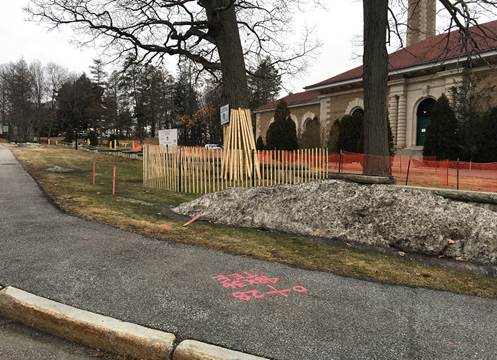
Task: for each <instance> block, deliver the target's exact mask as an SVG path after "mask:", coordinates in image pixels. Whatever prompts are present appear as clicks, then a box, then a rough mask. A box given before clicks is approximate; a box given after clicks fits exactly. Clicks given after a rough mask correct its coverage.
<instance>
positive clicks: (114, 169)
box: [112, 166, 117, 195]
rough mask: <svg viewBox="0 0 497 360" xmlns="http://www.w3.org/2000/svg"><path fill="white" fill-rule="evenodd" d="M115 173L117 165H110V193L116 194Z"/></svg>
mask: <svg viewBox="0 0 497 360" xmlns="http://www.w3.org/2000/svg"><path fill="white" fill-rule="evenodd" d="M116 175H117V167H115V166H114V167H112V195H116Z"/></svg>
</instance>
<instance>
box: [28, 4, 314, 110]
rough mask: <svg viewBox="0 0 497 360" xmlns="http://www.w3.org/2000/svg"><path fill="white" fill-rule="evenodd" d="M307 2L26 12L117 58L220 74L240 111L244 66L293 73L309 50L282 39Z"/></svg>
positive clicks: (245, 96) (37, 7) (44, 7)
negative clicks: (265, 62) (180, 61)
mask: <svg viewBox="0 0 497 360" xmlns="http://www.w3.org/2000/svg"><path fill="white" fill-rule="evenodd" d="M307 1H310V2H312V3H313V4H315V3H316V2H318V1H319V0H305V1H302V0H265V1H262V0H163V1H159V0H136V1H132V2H130V1H128V0H115V1H107V2H102V1H98V0H71V1H64V0H31V6H30V7H29V9H28V11H29V13H30V14H32V16H33V18H34V19H37V20H43V21H46V22H48V23H49V24H51V25H53V26H55V27H58V26H61V25H66V24H70V25H73V26H74V28H75V29H77V30H80V31H82V32H83V33H85V34H87V35H89V36H87V37H85V41H94V40H97V41H102V42H103V45H104V46H111V47H112V48H114V49H116V50H117V53H116V55H117V57H121V56H122V55H123V54H125V53H126V54H127V53H132V54H133V57H134V58H135V59H136V60H137V61H138V62H151V61H154V60H161V59H162V58H164V57H165V56H167V55H173V56H174V55H176V56H183V57H186V58H188V59H190V60H191V61H193V62H194V63H195V64H196V66H197V67H198V70H199V71H208V72H210V73H211V74H213V75H215V76H218V75H219V73H221V74H222V79H223V89H224V91H223V93H224V98H225V101H227V102H229V103H230V104H231V105H232V106H245V107H246V106H248V102H249V92H248V86H247V75H246V69H248V68H250V66H247V65H246V63H247V62H251V61H252V62H254V63H255V62H256V60H257V58H264V57H265V56H267V55H270V54H269V53H271V55H272V57H271V58H272V59H274V64H275V65H277V66H279V67H280V68H281V69H284V71H283V70H282V72H289V71H296V70H299V69H300V68H301V66H302V65H303V64H304V61H303V60H304V59H305V55H306V54H308V53H309V52H311V51H313V50H314V49H315V45H313V44H311V42H310V39H309V37H308V36H307V35H308V34H306V35H305V36H303V41H302V45H301V46H299V47H298V49H296V48H295V46H289V44H287V43H286V42H285V41H283V40H282V39H284V38H288V36H285V33H286V32H287V30H288V25H289V23H290V19H291V14H292V13H293V12H294V10H295V9H298V7H299V6H301V5H302V3H304V2H307ZM289 40H291V41H292V43H295V38H292V39H289ZM83 42H84V41H83ZM249 65H250V64H249Z"/></svg>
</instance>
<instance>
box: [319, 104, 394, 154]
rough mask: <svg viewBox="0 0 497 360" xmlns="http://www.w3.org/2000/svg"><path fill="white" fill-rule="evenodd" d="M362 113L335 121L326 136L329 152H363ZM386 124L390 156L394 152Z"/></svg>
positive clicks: (389, 130)
mask: <svg viewBox="0 0 497 360" xmlns="http://www.w3.org/2000/svg"><path fill="white" fill-rule="evenodd" d="M363 123H364V114H363V113H361V112H358V113H355V114H354V115H345V116H344V117H343V118H342V119H341V120H337V121H335V123H334V124H333V126H332V127H331V130H330V135H329V138H328V149H329V151H331V152H339V151H340V150H342V151H348V152H355V153H363V152H364V134H363V131H364V127H363ZM387 124H388V148H389V153H390V156H393V155H394V154H395V144H394V142H393V133H392V128H391V127H390V122H389V121H388V119H387Z"/></svg>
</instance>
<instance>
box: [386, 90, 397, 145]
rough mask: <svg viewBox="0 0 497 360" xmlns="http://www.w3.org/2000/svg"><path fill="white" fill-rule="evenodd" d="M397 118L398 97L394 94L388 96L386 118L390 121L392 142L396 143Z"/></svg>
mask: <svg viewBox="0 0 497 360" xmlns="http://www.w3.org/2000/svg"><path fill="white" fill-rule="evenodd" d="M398 118H399V97H398V96H397V95H394V96H392V97H390V101H389V103H388V119H389V121H390V129H391V130H392V135H393V143H394V144H397V122H398Z"/></svg>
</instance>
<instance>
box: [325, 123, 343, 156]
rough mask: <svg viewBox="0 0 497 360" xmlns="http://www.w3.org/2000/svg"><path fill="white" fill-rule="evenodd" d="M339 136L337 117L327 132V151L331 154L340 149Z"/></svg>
mask: <svg viewBox="0 0 497 360" xmlns="http://www.w3.org/2000/svg"><path fill="white" fill-rule="evenodd" d="M339 136H340V120H339V119H337V120H336V121H335V122H334V123H333V126H332V127H331V129H330V132H329V134H328V143H327V144H326V145H327V147H328V151H329V152H330V153H332V154H333V153H338V152H339V151H340V148H339V146H338V138H339Z"/></svg>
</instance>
